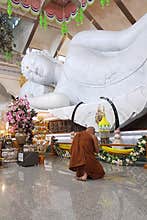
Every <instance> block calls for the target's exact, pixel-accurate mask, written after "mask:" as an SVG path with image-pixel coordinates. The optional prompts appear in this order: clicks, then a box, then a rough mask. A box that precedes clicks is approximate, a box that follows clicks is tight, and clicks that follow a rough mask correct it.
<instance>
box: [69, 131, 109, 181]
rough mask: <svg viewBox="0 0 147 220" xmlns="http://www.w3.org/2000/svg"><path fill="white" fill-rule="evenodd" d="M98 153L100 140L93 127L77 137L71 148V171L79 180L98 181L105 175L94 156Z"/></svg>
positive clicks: (79, 133)
mask: <svg viewBox="0 0 147 220" xmlns="http://www.w3.org/2000/svg"><path fill="white" fill-rule="evenodd" d="M98 151H99V148H98V139H97V137H96V136H95V129H94V128H93V127H88V128H87V129H86V131H81V132H78V133H77V134H76V135H75V137H74V139H73V142H72V146H71V158H70V164H69V169H70V170H72V171H76V176H77V180H82V181H86V180H87V177H90V178H92V179H98V178H102V177H103V176H104V175H105V172H104V170H103V167H102V165H101V164H100V163H99V161H98V160H97V159H96V158H95V155H94V153H98Z"/></svg>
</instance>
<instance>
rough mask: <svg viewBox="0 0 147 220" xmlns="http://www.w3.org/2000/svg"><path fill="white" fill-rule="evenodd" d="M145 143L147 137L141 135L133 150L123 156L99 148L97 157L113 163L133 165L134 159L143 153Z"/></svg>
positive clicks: (146, 142)
mask: <svg viewBox="0 0 147 220" xmlns="http://www.w3.org/2000/svg"><path fill="white" fill-rule="evenodd" d="M146 144H147V137H146V136H143V137H141V138H140V139H139V140H138V142H137V144H136V146H135V147H134V150H133V152H131V153H130V154H129V155H127V156H123V157H121V156H116V155H113V154H110V153H108V152H106V151H104V150H101V151H100V152H99V153H98V155H97V157H98V159H101V160H103V161H105V162H108V163H111V164H115V165H121V166H128V165H133V164H134V163H135V161H137V160H138V159H139V158H140V156H142V155H144V154H145V150H146Z"/></svg>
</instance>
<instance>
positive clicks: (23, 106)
mask: <svg viewBox="0 0 147 220" xmlns="http://www.w3.org/2000/svg"><path fill="white" fill-rule="evenodd" d="M36 114H37V113H36V112H35V111H34V109H31V108H30V103H29V101H28V100H27V97H26V96H25V97H24V98H19V97H17V98H13V100H12V102H11V104H10V105H9V111H8V112H7V113H6V116H7V121H8V122H9V125H10V128H11V129H10V131H11V132H12V133H16V132H17V131H20V130H21V131H22V132H23V133H26V134H27V135H28V134H32V129H33V128H34V123H33V117H34V116H35V115H36Z"/></svg>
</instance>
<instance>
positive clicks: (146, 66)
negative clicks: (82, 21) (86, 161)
mask: <svg viewBox="0 0 147 220" xmlns="http://www.w3.org/2000/svg"><path fill="white" fill-rule="evenodd" d="M146 27H147V14H146V15H144V16H143V17H142V18H141V19H140V20H139V21H138V22H136V24H134V25H133V26H131V27H130V28H128V29H125V30H122V31H103V30H102V31H99V30H96V31H91V30H90V31H83V32H81V33H78V34H77V35H76V36H75V37H74V38H73V39H72V41H71V43H70V47H69V50H68V54H67V57H66V61H65V63H64V64H59V63H57V62H56V61H55V60H53V58H48V57H47V56H46V55H44V54H42V53H30V54H27V55H25V56H24V58H23V60H22V73H23V74H24V75H25V76H26V78H27V79H29V80H30V81H32V82H35V83H38V84H40V85H42V86H44V87H46V86H49V85H55V89H54V91H53V92H51V93H46V94H41V95H38V89H39V86H38V87H36V88H33V92H32V97H29V100H30V102H31V105H32V106H33V107H35V108H39V109H53V110H52V112H53V113H55V114H56V115H57V116H59V117H61V118H70V116H71V112H72V110H73V108H74V107H73V106H72V105H76V104H77V103H79V102H81V101H83V102H84V103H86V105H81V106H80V107H79V109H78V112H79V113H77V116H76V121H77V122H79V123H81V124H83V125H89V124H90V125H92V124H94V121H92V120H95V119H94V117H93V119H91V117H92V115H93V114H94V112H96V106H97V105H98V103H99V102H100V101H99V97H100V96H105V97H108V98H110V99H111V100H112V101H113V102H114V104H115V105H116V108H117V110H118V113H119V117H120V122H121V123H124V122H126V120H128V119H129V118H131V117H135V116H136V115H137V114H138V113H140V112H141V111H142V110H143V109H144V108H145V107H146V102H147V43H146V41H147V28H146ZM24 86H25V85H24ZM23 89H24V87H23V88H22V90H23ZM36 95H37V96H36ZM68 106H70V107H68ZM71 106H72V107H71ZM84 106H85V107H84ZM54 108H56V109H54ZM57 108H59V109H57ZM80 109H81V110H80ZM105 109H106V113H107V111H108V114H109V115H107V117H108V120H109V121H111V122H113V119H114V118H113V116H112V114H113V113H112V110H111V107H110V108H109V109H108V108H105ZM83 112H85V115H84V114H83ZM78 114H79V115H78ZM82 118H83V119H82ZM82 120H84V121H82Z"/></svg>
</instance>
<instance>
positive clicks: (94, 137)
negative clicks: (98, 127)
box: [92, 135, 99, 153]
mask: <svg viewBox="0 0 147 220" xmlns="http://www.w3.org/2000/svg"><path fill="white" fill-rule="evenodd" d="M92 138H93V142H94V148H95V152H96V153H98V152H99V143H98V139H97V137H96V136H95V135H92Z"/></svg>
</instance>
